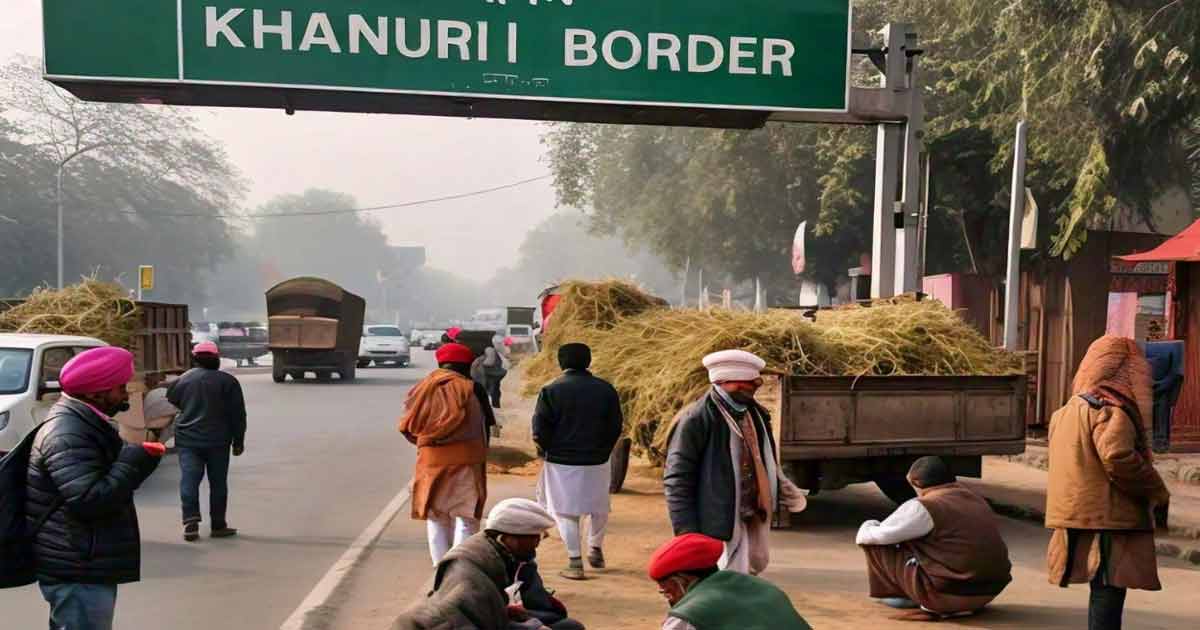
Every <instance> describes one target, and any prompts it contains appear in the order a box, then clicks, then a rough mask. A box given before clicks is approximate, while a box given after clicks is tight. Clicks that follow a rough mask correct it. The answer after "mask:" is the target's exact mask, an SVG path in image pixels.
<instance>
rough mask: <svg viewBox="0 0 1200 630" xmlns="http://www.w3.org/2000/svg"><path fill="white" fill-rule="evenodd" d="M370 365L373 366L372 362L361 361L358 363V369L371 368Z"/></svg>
mask: <svg viewBox="0 0 1200 630" xmlns="http://www.w3.org/2000/svg"><path fill="white" fill-rule="evenodd" d="M369 365H371V362H370V361H359V362H358V367H360V368H365V367H367V366H369Z"/></svg>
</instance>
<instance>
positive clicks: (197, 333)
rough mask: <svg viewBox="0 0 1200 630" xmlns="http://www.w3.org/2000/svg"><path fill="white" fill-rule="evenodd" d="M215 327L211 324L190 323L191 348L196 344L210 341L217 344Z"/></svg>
mask: <svg viewBox="0 0 1200 630" xmlns="http://www.w3.org/2000/svg"><path fill="white" fill-rule="evenodd" d="M217 336H218V332H217V325H216V324H215V323H213V322H192V347H193V348H195V347H196V344H198V343H204V342H205V341H211V342H213V343H217Z"/></svg>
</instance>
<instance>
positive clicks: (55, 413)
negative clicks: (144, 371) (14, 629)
mask: <svg viewBox="0 0 1200 630" xmlns="http://www.w3.org/2000/svg"><path fill="white" fill-rule="evenodd" d="M131 378H133V355H132V354H130V353H129V352H128V351H126V350H123V349H121V348H107V347H106V348H95V349H92V350H88V351H86V352H82V353H80V354H78V355H76V356H75V358H73V359H71V360H70V361H68V362H67V364H66V365H64V366H63V368H62V372H61V375H60V376H59V383H60V384H61V386H62V390H63V394H64V396H63V397H62V398H61V399H60V400H59V401H58V402H57V403H55V404H54V406H53V407H51V408H50V413H49V415H48V417H47V420H46V423H45V424H44V425H43V426H42V427H41V428H40V429H38V432H37V436H36V437H35V438H34V442H33V449H32V451H31V452H30V456H29V466H28V479H29V481H28V484H29V485H28V489H27V494H26V499H25V514H26V518H27V519H28V520H29V522H30V524H31V526H32V525H33V524H34V523H37V524H40V528H39V527H37V526H33V530H34V532H33V537H32V544H33V557H34V566H35V567H36V576H37V580H38V583H39V586H40V587H41V591H42V596H43V597H44V598H45V599H46V601H47V602H48V603H49V604H50V630H112V627H113V615H114V612H115V610H116V604H117V585H119V584H126V583H129V582H137V581H138V580H140V579H141V539H140V537H139V534H138V518H137V510H136V509H135V508H134V505H133V494H134V492H135V491H136V490H137V489H138V488H139V487H140V486H141V485H142V482H143V481H145V480H146V478H147V477H149V476H150V474H151V473H152V472H154V469H155V468H157V467H158V463H159V460H160V458H161V457H162V455H163V453H165V452H166V447H164V446H163V445H162V444H159V443H157V442H147V443H144V444H126V443H124V442H122V441H121V436H120V435H119V434H118V433H117V429H116V428H115V426H114V422H113V420H112V416H114V415H116V414H118V413H120V412H122V411H125V410H127V409H129V393H128V392H127V391H126V389H125V385H126V384H127V383H128V382H129V380H130V379H131ZM6 542H7V541H6ZM0 625H3V626H4V627H6V628H7V627H11V624H9V623H7V622H6V623H0Z"/></svg>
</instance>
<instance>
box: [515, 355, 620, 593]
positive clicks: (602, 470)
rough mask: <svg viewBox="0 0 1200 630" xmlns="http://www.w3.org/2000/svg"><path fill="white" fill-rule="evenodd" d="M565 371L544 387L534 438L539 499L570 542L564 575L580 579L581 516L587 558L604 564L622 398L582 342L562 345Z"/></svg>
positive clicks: (560, 361) (595, 565) (600, 565)
mask: <svg viewBox="0 0 1200 630" xmlns="http://www.w3.org/2000/svg"><path fill="white" fill-rule="evenodd" d="M558 364H559V366H560V367H562V369H563V370H564V372H563V375H562V376H560V377H559V378H558V379H557V380H555V381H554V382H553V383H550V384H549V385H546V386H545V387H543V388H542V391H541V393H540V394H539V395H538V400H537V407H536V408H535V409H534V412H533V441H534V442H535V443H537V446H538V450H540V451H541V452H542V453H543V456H544V457H545V460H546V462H545V465H544V466H543V467H542V474H541V477H540V478H539V479H538V498H539V500H540V501H541V502H542V504H543V505H545V506H546V508H547V509H548V510H550V513H551V514H553V515H554V519H555V520H556V521H557V522H558V531H559V533H560V534H561V535H562V538H563V542H564V543H565V544H566V546H567V557H568V565H567V569H566V570H565V571H563V572H562V576H563V577H565V578H568V579H571V580H582V579H583V578H584V574H583V550H582V548H581V547H582V542H583V541H582V539H581V538H582V534H581V532H580V523H581V519H582V518H583V517H584V516H588V517H589V522H590V529H591V532H590V535H589V536H588V563H589V564H591V565H592V568H594V569H602V568H604V551H603V546H604V531H605V528H606V527H607V526H608V514H609V511H610V510H611V509H612V506H611V502H610V500H609V485H610V481H611V470H610V467H609V457H611V456H612V451H613V447H614V446H616V444H617V440H619V439H620V437H621V431H622V429H623V427H624V423H623V421H622V419H621V399H620V397H619V396H617V390H616V389H614V388H613V386H612V385H610V384H608V382H607V381H604V380H603V379H600V378H597V377H595V376H593V375H592V373H591V372H589V371H588V368H589V367H590V366H591V364H592V350H591V348H589V347H587V346H586V345H584V344H581V343H569V344H566V345H564V346H562V347H561V348H559V349H558Z"/></svg>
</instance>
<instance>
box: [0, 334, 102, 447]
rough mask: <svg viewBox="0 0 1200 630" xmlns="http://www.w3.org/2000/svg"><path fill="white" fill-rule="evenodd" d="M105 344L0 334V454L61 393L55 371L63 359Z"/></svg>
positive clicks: (81, 339) (82, 339)
mask: <svg viewBox="0 0 1200 630" xmlns="http://www.w3.org/2000/svg"><path fill="white" fill-rule="evenodd" d="M106 345H108V344H106V343H104V342H103V341H100V340H99V339H92V338H91V337H68V336H63V335H18V334H0V453H7V452H8V451H11V450H12V449H14V448H16V446H17V444H20V443H21V438H23V437H25V434H26V433H28V432H29V431H31V430H32V429H33V428H34V427H35V426H37V425H38V423H39V422H41V421H42V420H44V419H45V418H46V414H47V412H49V411H50V407H51V405H53V404H54V402H55V401H56V400H58V397H59V395H60V394H61V393H62V389H61V388H60V387H59V384H58V373H59V371H61V370H62V368H63V366H64V365H66V363H67V361H69V360H70V359H71V357H73V356H75V355H76V354H79V353H80V352H83V351H85V350H89V349H91V348H99V347H101V346H106Z"/></svg>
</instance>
